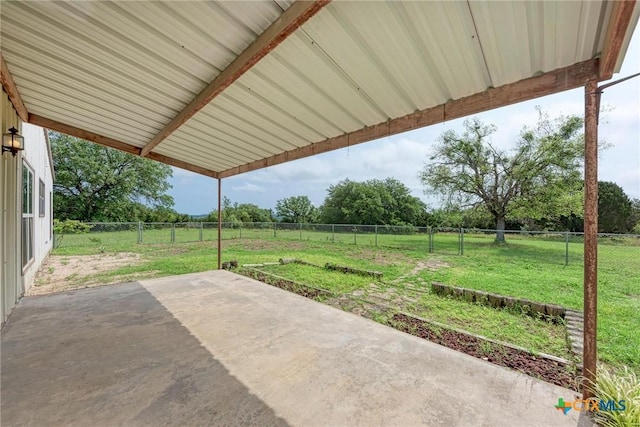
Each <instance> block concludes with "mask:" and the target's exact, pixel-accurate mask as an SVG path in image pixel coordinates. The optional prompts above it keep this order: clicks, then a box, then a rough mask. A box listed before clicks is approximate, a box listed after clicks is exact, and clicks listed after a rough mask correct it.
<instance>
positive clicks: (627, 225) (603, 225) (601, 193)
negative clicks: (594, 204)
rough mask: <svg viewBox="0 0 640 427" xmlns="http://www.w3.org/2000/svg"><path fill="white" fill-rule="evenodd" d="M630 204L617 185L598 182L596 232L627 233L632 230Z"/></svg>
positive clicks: (627, 197)
mask: <svg viewBox="0 0 640 427" xmlns="http://www.w3.org/2000/svg"><path fill="white" fill-rule="evenodd" d="M632 213H633V211H632V204H631V200H630V199H629V196H627V195H626V194H625V192H624V190H623V189H622V187H620V186H619V185H618V184H616V183H613V182H602V181H600V182H598V231H600V232H601V233H627V232H629V231H630V230H631V229H632V228H633V225H634V224H632V223H631V221H632V219H633V218H632Z"/></svg>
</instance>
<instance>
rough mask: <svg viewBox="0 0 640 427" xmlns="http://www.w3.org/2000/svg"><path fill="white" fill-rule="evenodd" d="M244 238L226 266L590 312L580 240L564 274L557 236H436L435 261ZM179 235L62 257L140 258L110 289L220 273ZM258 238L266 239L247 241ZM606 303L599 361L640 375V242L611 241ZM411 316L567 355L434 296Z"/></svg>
mask: <svg viewBox="0 0 640 427" xmlns="http://www.w3.org/2000/svg"><path fill="white" fill-rule="evenodd" d="M196 232H197V230H196ZM239 232H240V230H237V229H232V230H224V231H223V237H224V238H225V239H227V240H224V241H223V260H230V259H237V260H238V261H239V262H240V263H241V264H242V263H260V262H273V261H277V260H278V259H280V258H301V259H304V260H305V261H308V262H312V263H316V264H319V265H324V264H325V263H327V262H333V263H337V264H342V265H349V266H351V267H357V268H363V269H368V270H378V271H381V272H383V273H384V283H383V284H381V285H380V289H378V290H377V291H376V292H378V291H379V292H382V293H384V292H387V291H388V288H393V289H392V291H393V292H396V293H400V294H402V293H403V292H404V293H405V294H406V293H407V292H409V293H411V290H410V289H409V288H412V287H413V288H415V287H417V286H422V287H423V288H425V289H426V288H427V287H428V285H429V284H430V283H431V282H432V281H440V282H443V283H446V284H449V285H455V286H462V287H468V288H474V289H480V290H484V291H489V292H494V293H499V294H503V295H508V296H514V297H521V298H527V299H531V300H535V301H540V302H546V303H554V304H560V305H564V306H567V307H570V308H575V309H581V308H582V268H583V267H582V263H581V256H582V245H581V242H575V241H572V242H571V243H570V245H569V253H568V255H569V261H570V262H569V265H568V266H565V265H564V263H565V256H566V254H565V242H564V241H563V240H562V239H559V238H558V237H556V236H551V237H545V236H541V237H538V238H533V237H530V236H507V237H508V243H507V244H505V245H496V244H494V243H492V236H486V235H465V242H464V243H465V246H464V255H462V256H461V255H458V249H457V248H459V241H458V235H457V234H447V233H438V234H435V235H434V238H433V239H434V250H435V251H434V253H429V251H428V240H427V236H425V235H406V236H405V235H399V236H393V235H382V234H381V235H378V236H377V243H378V247H375V242H369V243H367V242H368V241H369V240H371V239H375V236H371V235H369V234H368V235H366V236H363V235H356V239H357V242H358V244H357V245H354V244H353V238H354V237H353V234H349V233H335V234H334V235H333V239H331V237H332V235H331V233H319V232H314V231H305V230H302V232H301V231H300V230H297V231H296V230H289V231H284V230H278V231H277V238H273V230H242V233H243V235H242V239H240V238H239V237H240V236H239ZM154 233H155V234H154ZM174 233H175V241H176V243H173V244H171V243H169V241H170V234H169V231H168V230H145V232H144V241H145V242H149V241H154V242H158V243H157V244H143V245H139V244H136V238H137V233H136V231H121V232H109V233H91V234H83V235H68V236H65V237H64V239H63V241H62V243H61V245H60V247H59V248H57V249H55V250H54V252H53V253H54V255H59V256H62V257H64V256H72V255H74V256H75V255H95V254H101V253H105V254H108V253H117V252H134V253H137V254H140V257H141V262H139V263H138V264H136V265H130V266H127V267H123V268H119V269H115V270H111V271H108V272H99V273H96V275H94V277H91V280H93V281H94V282H98V283H100V282H102V283H111V282H113V281H114V280H118V278H122V277H124V278H125V279H126V277H127V276H133V277H136V278H142V277H159V276H165V275H173V274H183V273H191V272H197V271H204V270H208V269H213V268H215V265H216V253H215V249H214V247H213V243H212V242H206V241H205V242H194V243H179V242H184V241H187V240H188V239H191V240H194V239H195V238H194V236H196V237H198V236H197V234H194V230H193V229H176V230H175V232H174ZM215 233H216V230H215V229H211V230H203V234H204V236H203V237H204V239H205V240H206V239H215V238H216V235H215ZM252 233H254V234H252ZM258 235H260V236H261V237H262V238H261V239H249V238H248V237H254V236H258ZM301 235H302V239H301V237H300V236H301ZM338 235H339V238H336V236H338ZM305 236H306V238H305ZM234 237H235V238H234ZM367 239H369V240H367ZM332 240H333V241H335V243H332ZM425 261H428V262H435V263H436V265H439V267H438V268H421V269H417V268H416V265H418V264H419V263H424V262H425ZM276 269H277V271H276ZM273 273H275V274H278V275H280V276H283V277H286V278H290V279H292V280H297V281H300V282H306V283H309V284H310V285H313V286H316V287H320V288H325V289H328V290H332V291H334V292H337V293H352V292H358V291H360V292H362V293H363V295H364V294H368V293H369V292H370V283H371V282H372V279H370V278H364V277H359V276H354V275H344V274H342V273H336V272H327V271H324V270H323V269H317V268H314V267H306V266H300V265H286V266H276V267H275V268H274V269H273ZM78 284H79V285H81V283H78ZM405 288H406V289H405ZM389 292H390V291H389ZM598 303H599V318H598V346H599V349H598V350H599V357H600V359H601V360H602V361H604V362H606V363H607V364H610V365H613V366H622V365H627V366H630V367H631V368H632V369H634V370H635V371H640V334H638V330H639V329H640V239H636V240H631V239H628V241H622V242H621V241H616V240H611V241H609V240H603V242H602V244H601V246H600V249H599V301H598ZM402 308H403V309H405V310H408V311H411V312H413V313H415V314H417V315H419V316H421V317H425V318H430V319H432V320H436V321H439V322H442V323H447V324H450V325H452V326H455V327H458V328H461V329H466V330H469V331H471V332H475V333H479V334H481V335H485V336H488V337H490V338H494V339H498V340H503V341H509V342H512V343H513V344H516V345H521V346H523V347H527V348H531V349H532V350H537V351H543V352H547V353H551V354H555V355H558V356H562V357H566V353H563V351H565V352H566V350H563V348H565V347H563V340H564V333H563V332H561V329H562V328H561V327H560V326H559V325H551V324H549V323H545V322H541V321H538V320H535V319H532V318H529V317H526V316H524V315H520V314H518V313H513V312H510V311H505V310H503V311H500V310H494V309H489V308H486V307H482V306H478V305H473V304H469V303H466V302H462V301H457V300H454V299H449V298H443V297H439V296H435V295H432V294H430V293H429V292H422V293H421V294H420V295H417V294H416V295H414V296H413V297H412V298H410V301H406V304H404V306H403V307H402Z"/></svg>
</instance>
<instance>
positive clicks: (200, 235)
mask: <svg viewBox="0 0 640 427" xmlns="http://www.w3.org/2000/svg"><path fill="white" fill-rule="evenodd" d="M198 234H199V237H200V241H201V242H202V221H200V230H198Z"/></svg>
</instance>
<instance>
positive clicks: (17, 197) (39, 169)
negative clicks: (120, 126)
mask: <svg viewBox="0 0 640 427" xmlns="http://www.w3.org/2000/svg"><path fill="white" fill-rule="evenodd" d="M0 118H1V123H0V130H1V131H2V133H6V132H8V130H9V128H11V127H15V128H16V129H18V132H19V133H20V134H21V135H22V136H24V138H25V143H24V146H25V150H24V151H22V152H19V153H18V154H17V155H15V156H13V155H11V153H3V154H2V157H0V322H1V323H2V324H4V322H5V321H6V320H7V317H8V316H9V314H11V311H12V310H13V308H14V307H15V305H16V303H17V302H18V300H19V299H20V298H21V297H22V296H23V295H24V292H25V291H26V290H27V289H28V288H29V287H30V286H32V285H33V280H34V278H35V273H36V272H37V270H38V268H39V267H40V265H41V264H42V261H44V259H45V257H46V256H47V254H48V253H49V251H50V250H51V238H50V235H51V234H50V227H51V208H50V203H51V201H52V198H51V197H50V196H48V195H47V196H45V197H46V198H45V210H44V216H42V217H40V212H39V203H38V202H39V193H40V186H39V183H40V180H42V182H43V183H44V188H45V191H44V193H45V194H49V193H50V192H51V191H52V190H53V169H52V166H53V165H51V164H50V157H49V152H48V149H49V148H48V145H47V141H46V138H45V135H44V130H43V129H42V128H39V127H37V126H32V125H28V124H24V125H23V124H22V123H21V121H20V119H19V118H18V115H17V114H16V112H15V109H14V108H13V105H12V104H11V101H10V100H9V97H8V96H7V94H6V93H5V92H4V91H2V96H1V97H0ZM23 164H26V165H29V168H30V170H32V171H33V180H32V182H33V191H32V200H31V203H32V206H33V211H32V212H33V220H32V221H33V222H32V230H33V233H32V236H33V237H32V242H33V244H32V252H31V253H32V254H33V257H32V259H31V260H30V261H29V263H27V264H26V265H25V266H24V268H23V261H22V253H23V249H24V245H23V243H24V242H23V228H22V224H23V202H24V200H23V197H22V195H23Z"/></svg>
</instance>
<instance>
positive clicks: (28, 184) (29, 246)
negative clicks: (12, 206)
mask: <svg viewBox="0 0 640 427" xmlns="http://www.w3.org/2000/svg"><path fill="white" fill-rule="evenodd" d="M32 259H33V171H32V170H31V168H29V166H27V165H26V163H23V164H22V267H23V268H24V267H25V266H26V265H27V264H29V262H30V261H31V260H32Z"/></svg>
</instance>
